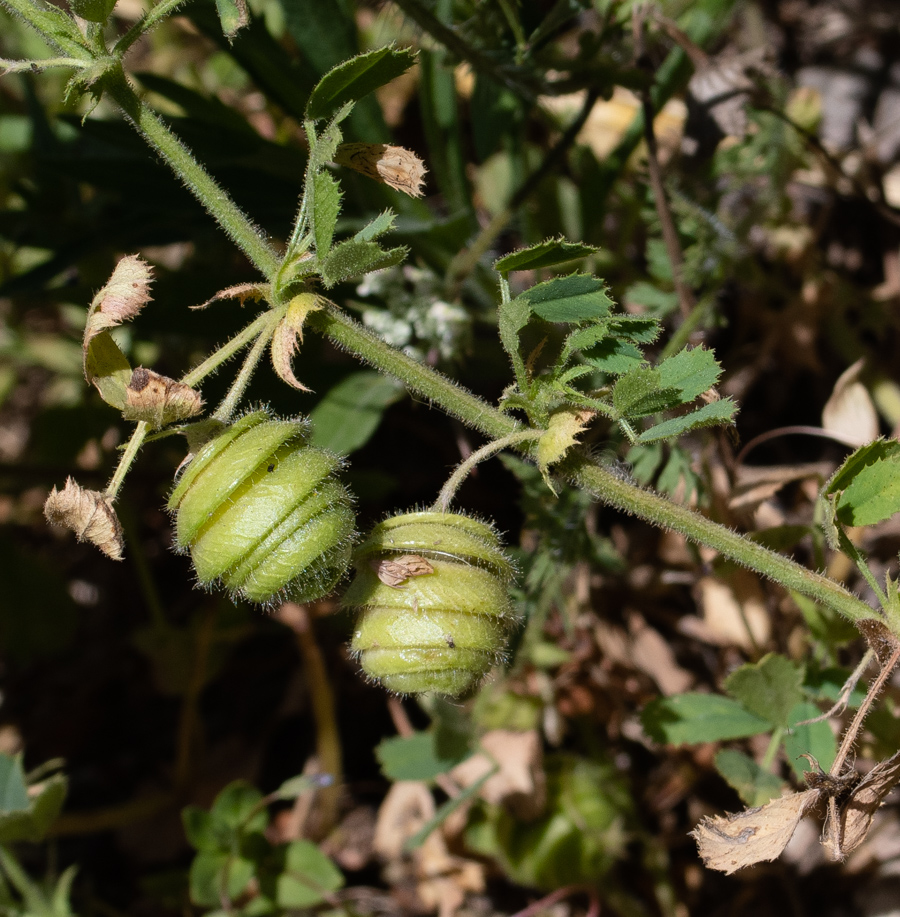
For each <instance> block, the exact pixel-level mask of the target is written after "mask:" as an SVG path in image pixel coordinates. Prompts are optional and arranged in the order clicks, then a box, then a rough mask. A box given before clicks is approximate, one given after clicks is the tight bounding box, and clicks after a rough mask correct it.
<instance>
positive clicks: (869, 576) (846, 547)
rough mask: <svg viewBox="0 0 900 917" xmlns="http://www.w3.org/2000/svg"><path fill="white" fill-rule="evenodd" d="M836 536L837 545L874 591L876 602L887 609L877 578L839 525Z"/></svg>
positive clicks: (884, 596) (885, 599) (885, 598)
mask: <svg viewBox="0 0 900 917" xmlns="http://www.w3.org/2000/svg"><path fill="white" fill-rule="evenodd" d="M837 537H838V545H840V548H841V550H842V551H843V552H844V553H845V554H846V555H847V557H849V558H850V560H852V561H853V563H855V564H856V569H857V570H859V572H860V573H861V574H862V578H863V579H864V580H865V581H866V582H867V583H868V584H869V588H870V589H871V590H872V592H874V593H875V596H876V598H877V599H878V603H879V604H880V605H881V607H882V608H884V609H887V606H888V599H887V596H886V595H885V593H884V590H883V589H882V588H881V586H880V585H879V584H878V580H877V579H875V574H874V573H872V571H871V569H870V568H869V565H868V564H867V563H866V560H865V558H864V557H863V556H862V554H861V553H860V551H859V548H857V547H856V545H855V544H854V543H853V542H852V541H851V540H850V539H849V538H848V537H847V533H846V532H845V531H844V530H843V529H842V528H841V527H840V525H838V526H837Z"/></svg>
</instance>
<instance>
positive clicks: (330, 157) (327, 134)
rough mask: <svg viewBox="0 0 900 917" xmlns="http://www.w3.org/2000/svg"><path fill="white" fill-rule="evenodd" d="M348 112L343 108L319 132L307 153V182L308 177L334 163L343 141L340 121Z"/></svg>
mask: <svg viewBox="0 0 900 917" xmlns="http://www.w3.org/2000/svg"><path fill="white" fill-rule="evenodd" d="M349 112H350V108H349V107H348V106H344V108H342V109H341V110H340V111H339V112H338V113H337V115H336V116H335V117H334V118H332V120H331V121H330V122H329V123H328V126H327V127H325V128H324V130H322V131H320V132H319V134H318V136H317V137H316V141H315V143H314V144H313V147H312V149H311V150H310V151H309V162H308V163H307V166H306V174H307V181H309V176H311V175H315V174H316V173H317V172H320V171H321V170H322V169H324V168H325V166H326V165H327V164H328V163H329V162H333V161H334V156H335V153H336V152H337V148H338V147H339V146H340V144H341V141H342V140H343V139H344V134H343V132H342V131H341V121H343V120H344V118H345V117H346V116H347V114H349Z"/></svg>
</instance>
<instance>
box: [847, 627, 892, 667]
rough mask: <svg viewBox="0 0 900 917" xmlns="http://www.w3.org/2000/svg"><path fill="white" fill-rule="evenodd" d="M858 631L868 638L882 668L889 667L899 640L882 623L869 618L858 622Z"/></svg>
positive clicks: (867, 640)
mask: <svg viewBox="0 0 900 917" xmlns="http://www.w3.org/2000/svg"><path fill="white" fill-rule="evenodd" d="M856 628H857V630H858V631H859V632H860V633H861V634H862V635H863V636H864V637H865V638H866V643H868V644H869V647H870V649H871V650H872V652H873V653H875V658H876V659H877V660H878V662H879V664H880V665H882V666H885V665H887V664H888V663H889V662H890V660H891V657H892V656H893V655H894V651H895V650H896V649H897V646H898V643H897V638H896V637H895V636H894V635H893V634H892V633H891V632H890V631H889V630H888V629H887V627H886V626H885V625H884V624H882V623H881V622H880V621H875V620H873V619H871V618H867V619H866V620H863V621H857V622H856Z"/></svg>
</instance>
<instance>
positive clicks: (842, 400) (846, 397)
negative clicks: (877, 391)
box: [822, 359, 878, 446]
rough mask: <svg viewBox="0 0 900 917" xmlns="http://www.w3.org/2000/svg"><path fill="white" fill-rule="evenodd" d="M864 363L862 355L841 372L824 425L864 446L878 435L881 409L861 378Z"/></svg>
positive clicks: (845, 439)
mask: <svg viewBox="0 0 900 917" xmlns="http://www.w3.org/2000/svg"><path fill="white" fill-rule="evenodd" d="M864 363H865V360H863V359H859V360H857V361H856V362H855V363H854V364H853V365H852V366H850V367H849V368H848V369H846V370H844V372H843V373H841V375H840V377H839V378H838V380H837V382H835V384H834V390H833V391H832V393H831V396H830V397H829V399H828V401H826V402H825V407H824V408H822V426H823V427H824V428H825V429H826V430H827V431H828V432H829V433H831V435H832V436H834V437H835V439H838V440H840V442H842V443H845V444H846V445H848V446H864V445H866V443H870V442H872V440H873V439H876V438H877V437H878V413H877V412H876V410H875V405H874V404H873V403H872V397H871V395H869V392H868V390H867V389H866V387H865V386H864V385H863V384H862V383H861V382H860V381H859V374H860V373H861V372H862V368H863V364H864Z"/></svg>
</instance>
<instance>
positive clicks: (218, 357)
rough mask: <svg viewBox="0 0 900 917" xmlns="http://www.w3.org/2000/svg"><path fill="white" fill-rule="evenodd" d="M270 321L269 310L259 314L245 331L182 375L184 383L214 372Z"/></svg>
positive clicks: (193, 381) (198, 379) (196, 380)
mask: <svg viewBox="0 0 900 917" xmlns="http://www.w3.org/2000/svg"><path fill="white" fill-rule="evenodd" d="M268 321H270V317H269V313H268V312H263V313H262V315H259V316H257V317H256V318H255V319H254V320H253V321H252V322H250V324H249V325H247V327H246V328H244V330H243V331H240V332H238V334H236V335H235V336H234V337H233V338H232V339H231V340H230V341H228V342H227V343H226V344H223V345H222V346H221V347H220V348H219V349H218V350H217V351H215V353H211V354H210V355H209V356H208V357H207V358H206V359H205V360H204V361H203V362H202V363H200V364H199V365H198V366H196V367H195V368H194V369H192V370H191V371H190V372H189V373H186V374H185V375H184V376H182V377H181V381H182V383H184V385H190V386H194V385H196V384H197V383H198V382H200V381H201V380H203V379H205V378H206V377H207V376H209V375H211V374H212V373H214V372H215V371H216V370H217V369H218V368H219V367H220V366H221V365H222V364H223V363H224V362H225V361H226V360H229V359H231V357H233V356H234V355H235V354H236V353H237V352H238V351H239V350H240V349H241V348H242V347H246V346H247V344H249V343H250V342H251V341H252V340H253V339H254V338H255V337H256V336H257V335H258V334H259V333H260V332H261V331H262V330H263V329H264V328H265V327H266V323H267V322H268Z"/></svg>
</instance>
